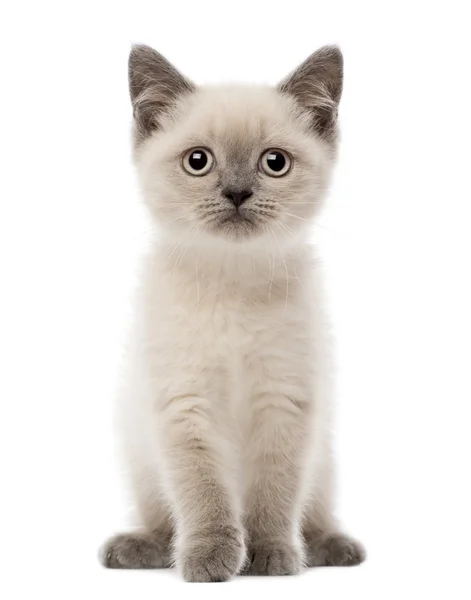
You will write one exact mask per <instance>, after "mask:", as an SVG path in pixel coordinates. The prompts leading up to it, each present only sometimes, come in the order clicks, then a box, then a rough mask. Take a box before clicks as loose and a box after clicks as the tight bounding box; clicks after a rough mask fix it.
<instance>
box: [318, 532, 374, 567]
mask: <svg viewBox="0 0 471 600" xmlns="http://www.w3.org/2000/svg"><path fill="white" fill-rule="evenodd" d="M306 542H307V550H308V552H307V555H308V566H310V567H323V566H329V567H347V566H353V565H359V564H360V563H362V562H363V561H364V560H365V558H366V552H365V549H364V548H363V546H362V545H361V544H360V543H359V542H357V541H356V540H354V539H353V538H351V537H349V536H347V535H345V534H343V533H330V534H325V535H324V536H322V537H320V538H318V539H313V540H306Z"/></svg>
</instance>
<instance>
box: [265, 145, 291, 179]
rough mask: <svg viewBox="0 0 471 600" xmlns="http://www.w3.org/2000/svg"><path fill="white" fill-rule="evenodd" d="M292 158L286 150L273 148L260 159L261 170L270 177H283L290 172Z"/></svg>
mask: <svg viewBox="0 0 471 600" xmlns="http://www.w3.org/2000/svg"><path fill="white" fill-rule="evenodd" d="M290 167H291V158H290V157H289V155H288V154H287V153H286V152H285V151H284V150H278V149H276V148H273V149H271V150H267V151H266V152H264V153H263V154H262V156H261V157H260V168H261V169H262V171H263V172H264V173H265V174H266V175H269V176H270V177H283V175H286V173H287V172H288V171H289V170H290Z"/></svg>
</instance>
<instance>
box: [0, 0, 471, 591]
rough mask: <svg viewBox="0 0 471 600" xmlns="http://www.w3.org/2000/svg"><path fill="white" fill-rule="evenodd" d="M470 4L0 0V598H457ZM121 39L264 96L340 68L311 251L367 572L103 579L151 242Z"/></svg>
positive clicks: (202, 78) (466, 324) (470, 198)
mask: <svg viewBox="0 0 471 600" xmlns="http://www.w3.org/2000/svg"><path fill="white" fill-rule="evenodd" d="M466 4H467V3H466V2H465V0H463V1H462V2H453V1H451V0H449V1H447V2H432V1H431V0H429V1H427V2H418V1H415V2H414V1H412V0H409V1H408V2H400V1H397V0H396V1H395V2H377V1H376V2H370V3H366V2H358V1H356V2H353V1H347V0H346V1H345V2H335V1H334V0H329V1H327V0H323V1H322V2H317V1H315V0H311V1H305V2H301V1H296V0H290V1H289V2H286V1H285V2H276V1H275V0H272V1H270V2H266V1H255V0H251V1H250V2H246V1H242V0H237V1H234V2H225V1H223V0H218V1H213V2H210V1H204V0H199V1H198V0H193V1H191V2H182V1H177V0H175V1H174V2H159V1H158V0H154V1H153V2H139V1H138V0H135V1H133V2H119V1H117V0H116V1H114V2H111V1H110V2H99V1H94V2H86V1H84V0H82V1H81V2H55V3H53V2H33V1H31V2H11V3H10V2H7V1H6V2H3V3H2V8H1V15H0V28H1V32H0V34H1V35H0V45H1V49H0V50H1V52H0V61H1V71H0V86H1V91H0V104H1V109H0V125H1V129H0V151H1V162H0V165H1V167H0V168H1V175H0V202H1V215H0V284H1V295H0V302H1V312H0V327H1V329H0V352H1V362H0V365H1V375H0V402H1V415H0V428H1V431H0V444H1V453H0V460H1V463H2V465H1V471H0V485H1V489H2V491H1V493H0V502H1V506H2V509H1V512H0V520H1V527H0V555H1V558H0V561H1V562H0V570H1V571H2V575H1V577H0V588H3V587H5V592H4V593H2V597H4V598H8V599H9V598H35V597H38V596H40V595H42V594H44V595H47V597H49V598H51V599H56V598H57V599H64V598H66V599H68V600H69V599H71V600H74V599H75V598H80V599H82V598H89V597H90V598H95V597H97V598H98V597H102V598H133V599H134V598H136V599H138V598H159V597H165V596H166V595H168V594H171V595H172V596H173V595H175V594H180V593H182V594H185V595H188V596H190V595H191V597H193V598H194V597H196V598H200V597H203V596H205V597H208V596H209V597H216V596H217V597H219V596H220V594H225V595H227V597H230V598H235V597H238V595H239V594H242V595H243V596H245V597H249V598H250V597H252V596H251V594H253V597H254V596H255V594H257V595H258V594H263V595H265V596H268V595H273V594H274V595H275V596H276V595H277V594H279V595H281V594H282V593H286V594H289V596H290V597H302V598H304V597H309V598H311V597H312V598H322V599H324V598H326V599H329V598H345V597H347V595H348V597H353V598H362V599H374V600H376V599H378V598H380V599H382V600H383V599H386V600H387V599H389V598H394V599H396V598H422V597H423V598H426V597H434V596H437V597H441V598H445V597H447V598H448V597H449V598H453V599H461V598H470V597H471V584H470V581H469V579H470V574H469V573H470V568H469V563H470V559H471V546H470V534H471V527H470V512H469V511H470V507H471V493H470V472H471V469H470V458H471V442H470V435H469V429H470V420H471V409H470V403H471V373H470V366H471V317H470V314H471V289H470V288H471V286H470V271H471V269H470V259H471V236H470V234H469V230H470V227H471V209H470V203H471V193H470V183H469V173H470V167H469V163H470V158H471V156H470V143H471V119H470V111H471V93H470V73H471V69H470V62H471V42H470V36H469V16H467V15H466ZM468 8H469V7H468ZM131 42H145V43H148V44H150V45H153V46H154V47H156V48H157V49H158V50H160V51H161V52H163V53H164V54H165V55H167V56H168V57H169V59H170V60H172V61H173V62H174V63H175V64H176V65H177V66H178V67H179V68H180V69H181V70H183V72H185V73H187V74H188V75H189V76H190V77H192V78H193V79H194V80H195V81H196V82H197V83H203V82H217V81H254V82H267V83H275V82H276V81H277V80H279V79H280V78H281V77H283V76H284V75H285V74H286V73H287V72H288V71H290V70H291V69H292V68H293V67H295V66H296V65H297V63H298V62H300V61H301V60H303V59H304V58H305V57H306V56H307V55H308V54H309V53H310V52H312V51H313V50H315V49H316V48H317V47H319V46H320V45H322V44H324V43H332V42H334V43H339V44H340V45H341V47H342V49H343V51H344V55H345V90H344V96H343V100H342V105H341V122H342V129H343V143H342V148H341V154H340V161H339V166H338V169H337V172H336V180H335V185H334V187H333V190H332V192H331V195H330V200H329V202H328V209H327V211H326V212H325V214H324V215H323V217H322V220H321V225H322V227H321V226H319V227H315V228H314V229H313V235H314V237H315V239H316V240H317V241H318V242H319V245H320V248H321V251H322V254H323V256H324V260H325V263H326V270H327V272H328V274H329V278H328V285H329V292H330V298H331V301H330V302H331V312H332V315H333V318H334V322H335V326H336V335H337V360H338V386H337V405H338V411H337V412H338V418H337V427H336V434H337V436H336V437H337V442H336V453H337V457H338V464H339V477H338V483H339V514H340V516H341V518H342V520H343V522H344V523H345V526H346V529H347V530H348V531H350V532H351V533H352V534H354V535H356V536H358V537H359V538H360V539H361V540H363V542H364V543H365V545H366V547H367V549H368V553H369V558H368V561H367V562H366V563H365V564H364V565H362V566H360V567H358V568H353V569H317V570H312V571H310V572H308V573H306V574H304V575H302V576H299V577H295V578H279V579H262V578H237V579H236V580H234V581H232V582H231V583H227V584H219V585H217V584H200V585H199V586H197V585H193V586H191V587H188V585H189V584H184V583H183V582H181V581H180V580H179V578H178V577H177V576H176V574H175V573H171V572H117V571H107V570H105V569H103V568H102V567H101V566H100V565H99V564H98V562H97V559H96V552H97V548H98V547H99V545H100V544H101V543H102V541H103V540H104V539H105V538H106V536H107V535H109V534H111V533H113V532H115V531H119V530H122V529H123V528H125V526H126V519H127V505H126V502H125V495H124V493H123V487H122V481H121V479H120V476H119V470H118V467H117V464H116V461H115V454H114V448H115V446H114V437H113V427H112V414H113V412H112V406H113V397H114V392H115V389H116V385H117V382H118V374H119V369H118V365H119V357H120V347H121V344H122V341H123V336H124V333H125V328H126V323H127V321H128V317H129V312H130V303H129V300H130V295H131V291H132V287H133V285H134V279H135V270H136V265H137V259H138V255H139V252H140V249H141V248H142V246H143V242H144V240H145V239H146V234H147V233H148V231H149V224H148V223H147V222H146V220H145V218H144V212H143V209H142V208H141V205H140V200H139V198H138V194H137V190H136V181H135V176H134V172H133V169H132V166H131V160H130V143H129V131H130V118H131V109H130V105H129V99H128V91H127V55H128V51H129V47H130V44H131ZM185 585H186V586H187V587H184V586H185ZM182 586H183V587H182ZM221 586H222V587H221ZM7 588H9V589H7Z"/></svg>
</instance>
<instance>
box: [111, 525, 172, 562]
mask: <svg viewBox="0 0 471 600" xmlns="http://www.w3.org/2000/svg"><path fill="white" fill-rule="evenodd" d="M100 561H101V563H102V564H103V565H104V566H105V567H107V568H109V569H160V568H163V567H168V566H169V559H168V553H167V548H166V544H164V543H162V542H161V541H159V539H158V537H157V536H154V535H152V534H144V533H143V534H139V533H130V534H120V535H116V536H114V537H112V538H111V539H109V540H108V541H107V542H106V543H105V544H104V546H103V547H102V549H101V550H100Z"/></svg>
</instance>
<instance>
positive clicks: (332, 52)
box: [318, 44, 343, 64]
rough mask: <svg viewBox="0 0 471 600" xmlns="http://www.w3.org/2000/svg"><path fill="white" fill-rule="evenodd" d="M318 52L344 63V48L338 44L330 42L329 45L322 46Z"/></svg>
mask: <svg viewBox="0 0 471 600" xmlns="http://www.w3.org/2000/svg"><path fill="white" fill-rule="evenodd" d="M318 52H319V53H321V54H323V55H324V56H326V57H329V58H332V59H335V60H337V61H338V62H339V63H341V64H342V63H343V54H342V50H341V49H340V46H338V45H337V44H328V45H327V46H323V47H322V48H320V50H318Z"/></svg>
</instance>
